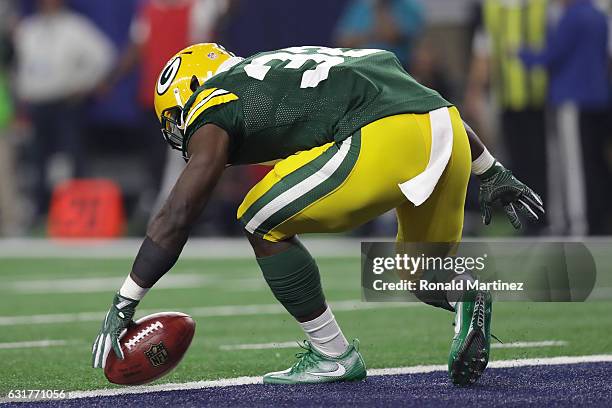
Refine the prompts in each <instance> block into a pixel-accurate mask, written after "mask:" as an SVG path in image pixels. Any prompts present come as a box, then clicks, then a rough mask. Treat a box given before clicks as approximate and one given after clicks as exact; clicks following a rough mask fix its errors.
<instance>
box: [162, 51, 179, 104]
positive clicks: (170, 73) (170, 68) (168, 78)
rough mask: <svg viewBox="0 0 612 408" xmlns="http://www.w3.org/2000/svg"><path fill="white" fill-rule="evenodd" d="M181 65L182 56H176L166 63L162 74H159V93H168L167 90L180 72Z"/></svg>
mask: <svg viewBox="0 0 612 408" xmlns="http://www.w3.org/2000/svg"><path fill="white" fill-rule="evenodd" d="M180 66H181V57H176V58H175V59H174V60H172V61H171V62H170V63H168V65H166V68H164V70H163V71H162V73H161V75H160V76H159V81H158V82H157V94H158V95H163V94H165V93H166V91H168V89H169V88H170V85H171V84H172V81H174V78H175V77H176V74H177V73H178V70H179V68H180Z"/></svg>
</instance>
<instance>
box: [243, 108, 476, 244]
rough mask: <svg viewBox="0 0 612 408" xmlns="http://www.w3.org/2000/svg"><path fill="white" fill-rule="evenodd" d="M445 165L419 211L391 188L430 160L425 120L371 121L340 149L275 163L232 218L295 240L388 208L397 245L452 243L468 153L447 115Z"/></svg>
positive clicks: (269, 235)
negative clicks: (394, 217)
mask: <svg viewBox="0 0 612 408" xmlns="http://www.w3.org/2000/svg"><path fill="white" fill-rule="evenodd" d="M449 113H450V117H451V123H452V130H453V148H452V153H451V156H450V160H449V162H448V164H447V166H446V169H445V170H444V172H443V173H442V176H441V177H440V179H439V180H438V183H437V184H436V187H435V189H434V191H433V193H432V194H431V195H430V196H429V198H428V199H427V200H426V201H425V202H424V203H423V204H421V205H420V206H415V205H414V204H412V203H411V202H410V201H408V199H407V198H406V197H405V196H404V195H403V193H402V192H401V190H400V188H399V187H398V184H400V183H403V182H405V181H407V180H410V179H412V178H413V177H415V176H417V175H419V174H420V173H422V172H423V171H424V170H425V168H426V167H427V165H428V163H429V159H430V150H431V144H432V132H431V123H430V116H429V114H401V115H395V116H390V117H386V118H383V119H380V120H377V121H375V122H373V123H371V124H368V125H367V126H365V127H363V128H362V129H361V130H360V131H358V132H355V134H353V135H352V136H351V137H350V138H348V139H346V140H345V141H343V142H340V143H329V144H327V145H324V146H320V147H316V148H314V149H311V150H308V151H304V152H300V153H297V154H295V155H292V156H290V157H288V158H286V159H284V160H282V161H280V162H278V163H277V164H276V165H275V166H274V168H273V169H272V170H271V171H270V172H269V173H268V174H267V175H266V176H265V177H264V178H263V179H262V180H261V181H260V182H259V183H258V184H257V185H255V186H254V187H253V188H252V189H251V191H250V192H249V193H248V194H247V196H246V197H245V199H244V201H243V203H242V204H241V205H240V207H239V208H238V219H239V220H240V222H241V223H242V224H243V225H244V227H245V229H246V230H247V231H249V232H251V233H253V234H257V235H260V236H262V237H263V238H264V239H266V240H269V241H280V240H283V239H286V238H289V237H291V236H293V235H296V234H302V233H326V232H340V231H346V230H350V229H353V228H355V227H357V226H359V225H361V224H363V223H365V222H367V221H370V220H372V219H373V218H375V217H377V216H379V215H381V214H383V213H385V212H387V211H389V210H391V209H393V208H395V209H396V212H397V219H398V232H397V240H398V241H403V242H459V241H460V240H461V232H462V228H463V210H464V204H465V194H466V189H467V184H468V179H469V176H470V168H471V153H470V147H469V143H468V138H467V134H466V131H465V128H464V126H463V122H462V120H461V117H460V115H459V112H458V111H457V109H456V108H454V107H453V108H449Z"/></svg>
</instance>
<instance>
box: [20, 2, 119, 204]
mask: <svg viewBox="0 0 612 408" xmlns="http://www.w3.org/2000/svg"><path fill="white" fill-rule="evenodd" d="M15 50H16V55H17V70H16V88H17V89H16V91H17V95H18V97H19V99H20V100H21V102H23V103H24V104H25V105H26V109H27V111H28V113H29V117H30V119H31V121H32V126H33V131H34V143H33V146H32V149H33V151H34V165H35V166H36V173H37V175H36V179H37V180H36V187H35V199H36V205H37V209H36V211H37V215H38V216H42V215H44V214H45V213H46V211H47V204H48V193H49V191H48V188H47V186H48V180H47V173H48V172H47V168H48V167H50V168H51V169H52V170H55V173H54V172H51V174H55V175H56V179H59V178H69V177H74V176H78V175H79V173H80V171H81V170H82V169H81V166H82V150H81V145H82V141H81V137H82V135H81V134H80V129H79V120H80V108H81V107H82V102H83V98H84V97H85V96H86V95H87V94H88V93H89V92H90V91H92V90H93V89H94V88H95V87H96V86H97V85H98V82H99V81H100V80H101V79H102V77H103V76H104V75H105V74H106V72H107V71H108V69H109V68H110V66H111V64H112V59H113V50H112V46H111V45H110V43H109V42H108V40H107V39H106V38H105V37H104V35H103V34H102V33H100V32H99V31H98V30H97V29H96V28H95V27H94V26H93V25H92V24H91V23H90V22H89V21H88V20H87V19H85V18H84V17H82V16H80V15H78V14H76V13H74V12H72V11H70V10H69V9H67V8H66V6H65V4H64V1H63V0H38V2H37V9H36V11H35V13H34V14H33V15H32V16H30V17H27V18H25V19H24V20H22V21H21V22H20V23H19V24H18V26H17V29H16V33H15ZM52 158H53V163H51V160H50V159H52ZM50 164H52V165H50ZM55 181H58V180H55Z"/></svg>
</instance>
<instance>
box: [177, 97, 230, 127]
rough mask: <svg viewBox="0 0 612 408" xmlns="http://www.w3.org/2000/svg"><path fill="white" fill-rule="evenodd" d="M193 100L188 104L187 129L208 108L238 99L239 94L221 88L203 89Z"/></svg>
mask: <svg viewBox="0 0 612 408" xmlns="http://www.w3.org/2000/svg"><path fill="white" fill-rule="evenodd" d="M194 96H195V98H194V99H193V100H191V98H190V100H189V102H188V104H187V105H186V106H187V107H188V108H189V110H188V113H187V118H185V129H187V128H188V127H189V126H190V125H191V124H192V123H193V122H195V120H196V119H197V118H198V117H199V116H200V115H201V114H202V112H204V111H205V110H206V109H208V108H211V107H213V106H217V105H221V104H224V103H228V102H231V101H235V100H237V99H238V96H236V95H234V94H233V93H231V92H229V91H226V90H225V89H219V88H208V89H202V90H201V91H199V92H198V94H197V95H194Z"/></svg>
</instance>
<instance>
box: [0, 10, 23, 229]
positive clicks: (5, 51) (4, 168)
mask: <svg viewBox="0 0 612 408" xmlns="http://www.w3.org/2000/svg"><path fill="white" fill-rule="evenodd" d="M14 18H15V12H14V10H13V3H12V2H10V1H5V2H2V3H0V236H1V235H13V234H15V233H17V232H19V227H20V225H19V224H20V221H21V220H20V219H19V218H20V214H19V213H20V208H21V206H20V205H19V202H18V197H17V189H16V186H15V180H16V179H17V178H16V177H15V167H14V148H13V144H12V140H11V138H10V136H11V132H10V126H11V122H12V120H13V101H12V98H11V95H10V89H9V81H8V75H9V67H10V64H11V62H12V59H13V47H12V44H11V41H10V37H11V29H12V27H13V25H14V24H13V23H14Z"/></svg>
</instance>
